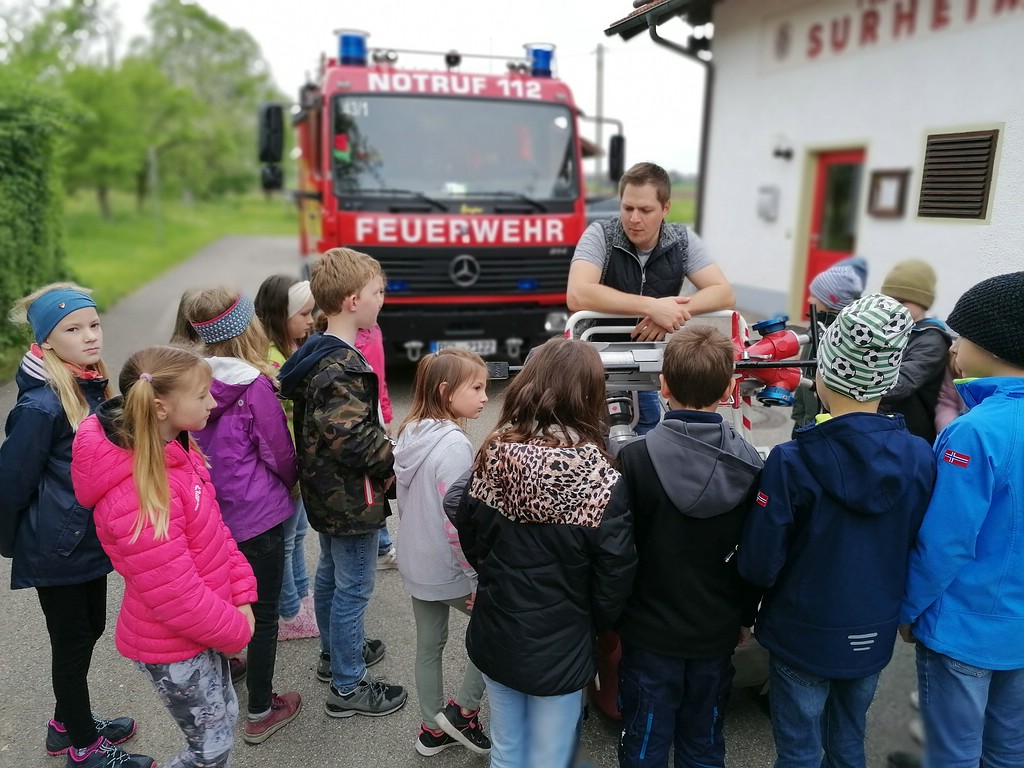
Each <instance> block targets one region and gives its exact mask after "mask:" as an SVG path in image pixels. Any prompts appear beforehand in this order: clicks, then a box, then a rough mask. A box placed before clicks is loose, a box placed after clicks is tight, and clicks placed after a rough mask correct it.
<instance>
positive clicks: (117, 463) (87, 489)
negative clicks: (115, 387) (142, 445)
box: [72, 397, 132, 507]
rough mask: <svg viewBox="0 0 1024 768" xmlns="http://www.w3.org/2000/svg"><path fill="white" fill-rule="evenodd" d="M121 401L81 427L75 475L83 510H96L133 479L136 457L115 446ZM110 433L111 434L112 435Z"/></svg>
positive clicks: (105, 406) (111, 402) (104, 406)
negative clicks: (116, 424)
mask: <svg viewBox="0 0 1024 768" xmlns="http://www.w3.org/2000/svg"><path fill="white" fill-rule="evenodd" d="M120 410H121V398H120V397H115V398H113V399H112V400H108V401H106V402H105V403H103V404H102V405H100V407H99V409H97V411H96V414H95V415H94V416H90V417H89V418H88V419H86V420H85V421H83V422H82V423H81V425H80V426H79V427H78V435H77V436H76V437H75V449H74V461H73V462H72V474H73V476H74V481H75V496H77V497H78V501H79V503H80V504H81V505H82V506H83V507H95V506H96V504H97V503H98V502H99V500H100V499H102V498H103V497H104V496H105V495H106V494H107V493H108V492H109V491H111V490H112V489H114V488H116V487H117V486H118V485H120V484H121V483H122V482H124V481H125V480H126V479H127V478H129V477H131V475H132V454H131V452H130V451H128V450H126V449H125V448H122V447H121V446H120V445H118V444H117V443H115V442H113V439H112V437H111V435H113V434H114V430H113V418H114V417H115V416H116V414H117V413H118V412H120ZM108 430H109V432H108Z"/></svg>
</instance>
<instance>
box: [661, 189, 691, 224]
mask: <svg viewBox="0 0 1024 768" xmlns="http://www.w3.org/2000/svg"><path fill="white" fill-rule="evenodd" d="M695 207H696V201H695V200H694V197H693V194H692V193H691V194H690V195H688V196H683V195H676V194H673V195H672V207H671V208H669V209H668V215H667V216H666V217H665V221H678V222H680V223H681V224H693V214H694V209H695Z"/></svg>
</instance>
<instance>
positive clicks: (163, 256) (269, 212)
mask: <svg viewBox="0 0 1024 768" xmlns="http://www.w3.org/2000/svg"><path fill="white" fill-rule="evenodd" d="M111 207H112V208H113V210H114V216H113V218H112V219H111V220H109V221H107V220H104V219H103V218H102V217H101V216H100V214H99V208H98V206H97V204H96V198H95V196H93V195H87V194H80V195H77V196H70V197H68V198H67V199H66V200H65V201H64V233H65V239H64V245H65V250H66V251H67V263H68V267H69V269H70V270H71V272H72V274H73V275H74V279H75V280H76V281H77V282H78V283H80V284H81V285H84V286H86V287H87V288H91V289H93V296H94V298H95V299H96V302H97V303H98V304H99V305H100V309H106V308H108V307H110V306H112V305H113V304H114V303H115V302H116V301H117V300H118V299H120V298H121V297H122V296H126V295H127V294H129V293H131V292H132V291H134V290H135V289H137V288H139V287H140V286H143V285H145V284H146V283H148V282H150V281H151V280H154V279H155V278H157V277H159V276H160V275H161V274H163V273H164V272H166V271H167V270H168V269H170V268H171V267H174V266H175V265H177V264H180V263H181V262H182V261H184V260H185V259H187V258H189V257H190V256H192V255H193V254H194V253H196V252H197V251H198V250H200V249H201V248H203V247H204V246H207V245H209V244H210V243H213V242H215V241H216V240H218V239H220V238H221V237H225V236H227V235H253V236H260V235H292V236H297V235H296V214H295V207H294V206H293V205H292V204H291V203H290V202H288V201H287V200H286V199H284V198H282V197H281V196H275V197H273V198H271V199H269V200H267V199H265V198H264V197H263V196H262V195H257V194H252V195H246V196H242V197H230V198H226V199H223V200H217V201H213V202H204V203H195V204H193V205H185V204H184V203H181V202H178V201H161V202H160V205H159V216H157V215H156V213H155V212H154V209H153V208H152V207H149V208H148V209H147V210H145V211H143V212H142V213H137V212H136V211H135V201H134V199H133V198H132V197H131V196H130V195H124V194H112V195H111ZM24 352H25V348H24V345H22V344H18V345H16V346H14V347H0V381H6V380H8V379H10V378H11V376H13V375H14V371H15V370H16V368H17V365H18V362H19V361H20V360H21V357H22V355H23V354H24Z"/></svg>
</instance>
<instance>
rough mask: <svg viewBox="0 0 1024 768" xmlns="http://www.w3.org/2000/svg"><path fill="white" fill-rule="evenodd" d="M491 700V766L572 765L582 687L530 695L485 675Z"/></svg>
mask: <svg viewBox="0 0 1024 768" xmlns="http://www.w3.org/2000/svg"><path fill="white" fill-rule="evenodd" d="M484 683H485V685H486V688H487V699H488V701H490V703H491V765H490V768H540V766H544V768H569V765H570V763H571V761H572V758H573V753H574V752H575V750H576V741H577V739H578V738H579V724H580V719H581V717H582V716H583V691H576V692H575V693H567V694H565V695H563V696H529V695H527V694H525V693H520V692H519V691H516V690H513V689H511V688H508V687H506V686H504V685H502V684H501V683H496V682H495V681H494V680H491V678H489V677H487V676H486V675H484Z"/></svg>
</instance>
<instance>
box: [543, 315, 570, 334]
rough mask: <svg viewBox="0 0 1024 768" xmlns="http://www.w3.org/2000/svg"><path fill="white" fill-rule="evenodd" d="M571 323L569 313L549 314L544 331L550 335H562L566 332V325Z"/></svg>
mask: <svg viewBox="0 0 1024 768" xmlns="http://www.w3.org/2000/svg"><path fill="white" fill-rule="evenodd" d="M567 322H569V313H568V312H562V311H559V312H548V316H547V317H546V318H545V320H544V330H545V332H547V333H550V334H556V333H561V332H562V331H564V330H565V324H566V323H567Z"/></svg>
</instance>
